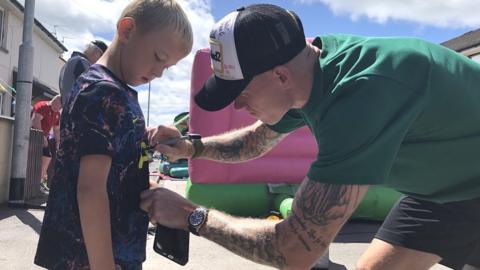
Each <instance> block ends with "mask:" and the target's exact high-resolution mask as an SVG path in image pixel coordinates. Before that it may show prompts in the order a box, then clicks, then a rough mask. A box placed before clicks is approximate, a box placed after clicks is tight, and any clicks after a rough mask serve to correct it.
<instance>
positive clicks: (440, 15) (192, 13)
mask: <svg viewBox="0 0 480 270" xmlns="http://www.w3.org/2000/svg"><path fill="white" fill-rule="evenodd" d="M20 1H21V2H22V3H23V0H20ZM177 1H179V2H180V3H181V5H182V6H183V7H184V9H185V12H186V13H187V15H188V16H189V19H190V21H191V23H192V28H193V32H194V45H193V50H192V53H191V54H190V55H188V56H187V57H186V58H185V59H183V60H181V61H180V62H179V63H178V64H177V65H176V66H175V67H173V68H170V69H169V70H168V71H166V72H165V73H164V75H163V77H162V78H160V79H155V80H154V81H152V84H151V89H152V91H151V102H150V104H151V106H150V117H149V118H150V125H151V126H155V125H158V124H169V123H171V122H172V121H173V118H174V116H175V115H176V114H178V113H180V112H183V111H188V108H189V97H190V94H189V90H190V76H191V67H192V63H193V58H194V53H195V51H196V50H198V49H201V48H205V47H208V46H209V44H208V36H209V33H210V29H211V28H212V27H213V26H214V24H215V22H216V21H218V20H220V19H221V18H222V17H223V16H225V15H227V14H228V13H229V12H231V11H233V10H235V9H236V8H238V7H241V6H244V5H249V4H253V3H262V2H263V3H265V2H268V3H271V4H276V5H280V6H282V7H284V8H286V9H289V10H293V11H295V12H296V13H297V14H298V15H299V16H300V18H301V19H302V22H303V25H304V29H305V32H306V36H310V37H313V36H317V35H322V34H333V33H348V34H356V35H367V36H392V35H393V36H412V37H418V38H422V39H426V40H429V41H431V42H434V43H441V42H443V41H446V40H449V39H451V38H454V37H456V36H459V35H461V34H463V33H465V32H468V31H471V30H475V29H477V28H480V16H479V11H478V7H479V6H480V0H268V1H265V0H264V1H254V0H177ZM35 2H36V8H35V16H36V18H37V19H39V20H40V21H41V22H42V23H43V24H44V25H45V27H46V28H47V29H49V30H50V31H51V32H52V33H54V34H55V35H56V36H57V38H58V39H59V40H60V41H62V42H64V45H65V46H66V47H67V48H68V49H69V52H67V53H66V54H65V55H64V57H65V58H68V57H69V56H70V54H71V51H74V50H82V49H83V48H84V46H85V44H87V43H88V42H89V41H91V40H93V39H103V40H105V41H106V42H107V43H109V42H110V41H111V40H112V38H113V36H114V34H115V24H116V21H117V19H118V17H119V15H120V13H121V11H122V10H123V8H124V7H125V6H126V5H127V4H128V2H129V0H68V1H66V0H36V1H35ZM51 7H55V8H51ZM59 10H61V11H62V12H58V11H59ZM54 87H55V86H54ZM147 89H148V86H143V87H140V88H138V90H139V102H140V105H141V106H142V108H143V111H144V114H147V100H148V98H147V97H148V91H147Z"/></svg>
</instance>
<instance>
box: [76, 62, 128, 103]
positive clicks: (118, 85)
mask: <svg viewBox="0 0 480 270" xmlns="http://www.w3.org/2000/svg"><path fill="white" fill-rule="evenodd" d="M78 82H79V83H78V85H77V86H78V87H79V88H80V89H79V92H84V94H99V95H105V94H108V93H112V92H113V93H115V94H120V95H121V94H122V93H124V92H125V91H129V90H130V87H129V86H127V85H126V84H124V83H123V82H121V81H120V80H119V79H118V78H117V77H116V76H115V75H114V74H113V73H112V72H111V71H110V70H108V69H107V68H106V67H104V66H101V65H97V64H94V65H92V66H90V68H89V69H88V70H87V71H85V72H84V73H83V74H82V75H81V76H80V78H79V81H78ZM118 90H123V91H118Z"/></svg>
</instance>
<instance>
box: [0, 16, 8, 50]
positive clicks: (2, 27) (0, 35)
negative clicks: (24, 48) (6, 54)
mask: <svg viewBox="0 0 480 270" xmlns="http://www.w3.org/2000/svg"><path fill="white" fill-rule="evenodd" d="M6 35H7V14H6V13H5V10H4V9H2V8H0V47H1V48H4V49H5V48H6V45H7V42H6V40H7V36H6Z"/></svg>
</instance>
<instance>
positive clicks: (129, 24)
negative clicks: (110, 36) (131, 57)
mask: <svg viewBox="0 0 480 270" xmlns="http://www.w3.org/2000/svg"><path fill="white" fill-rule="evenodd" d="M135 27H136V25H135V19H133V18H131V17H123V18H121V19H120V20H119V21H118V24H117V32H118V37H119V40H120V41H122V42H126V41H128V40H129V39H130V38H131V37H132V35H133V32H134V31H135Z"/></svg>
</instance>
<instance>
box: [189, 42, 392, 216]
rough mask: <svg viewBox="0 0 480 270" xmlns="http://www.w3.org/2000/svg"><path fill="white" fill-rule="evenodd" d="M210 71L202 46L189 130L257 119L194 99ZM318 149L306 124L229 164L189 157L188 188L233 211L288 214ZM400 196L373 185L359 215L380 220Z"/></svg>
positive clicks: (211, 131)
mask: <svg viewBox="0 0 480 270" xmlns="http://www.w3.org/2000/svg"><path fill="white" fill-rule="evenodd" d="M211 74H212V71H211V67H210V52H209V50H208V49H203V50H200V51H198V52H197V53H196V55H195V60H194V63H193V68H192V81H191V98H190V100H191V101H190V102H191V103H190V114H189V115H190V124H189V130H190V132H192V133H199V134H201V135H202V136H203V137H208V136H210V135H216V134H220V133H224V132H226V131H229V130H232V129H236V128H241V127H244V126H247V125H250V124H252V123H254V122H255V121H256V120H255V119H254V118H253V117H251V116H250V115H249V114H248V113H247V112H246V111H244V110H241V111H236V110H235V109H234V108H233V106H232V105H230V106H228V107H226V108H224V109H222V110H220V111H216V112H207V111H204V110H202V109H200V108H199V107H198V106H197V105H196V104H195V102H194V98H193V97H194V96H195V94H196V93H197V92H198V91H199V90H200V88H201V87H202V85H203V83H204V82H205V81H206V80H207V79H208V78H209V76H210V75H211ZM316 155H317V144H316V142H315V139H314V137H313V136H312V135H311V133H310V131H309V130H308V128H306V127H303V128H301V129H298V130H296V131H295V132H293V133H292V134H290V135H289V136H287V137H286V138H285V139H284V140H283V141H281V142H280V143H279V144H278V145H277V146H276V147H275V148H274V149H273V150H272V151H270V152H269V153H267V154H266V155H265V156H263V157H261V158H259V159H256V160H253V161H249V162H245V163H239V164H225V163H218V162H214V161H209V160H201V159H193V160H190V161H189V170H188V171H189V175H190V178H189V180H188V181H189V182H188V185H187V191H186V194H187V197H188V198H189V199H191V200H192V201H194V202H196V203H198V204H202V205H205V206H207V207H213V208H216V209H219V210H223V211H225V212H228V213H230V214H233V215H241V216H255V217H259V216H268V215H269V214H270V213H272V211H273V212H277V213H279V214H281V215H282V216H283V217H285V216H287V215H288V213H289V212H290V209H291V204H292V201H293V196H294V194H295V191H296V189H297V188H298V185H299V184H300V182H301V181H302V180H303V178H304V177H305V175H306V173H307V171H308V169H309V166H310V164H311V163H312V162H313V161H314V159H315V156H316ZM398 198H399V194H398V193H397V192H395V191H393V190H391V189H387V188H384V187H371V188H370V190H369V192H368V193H367V195H366V197H365V198H364V200H363V202H362V203H361V205H360V206H359V208H358V209H357V211H356V212H355V214H354V217H357V218H366V219H373V220H381V219H383V218H384V217H385V215H386V214H387V213H388V211H389V210H390V208H391V207H392V205H393V204H394V202H395V201H396V200H397V199H398Z"/></svg>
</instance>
